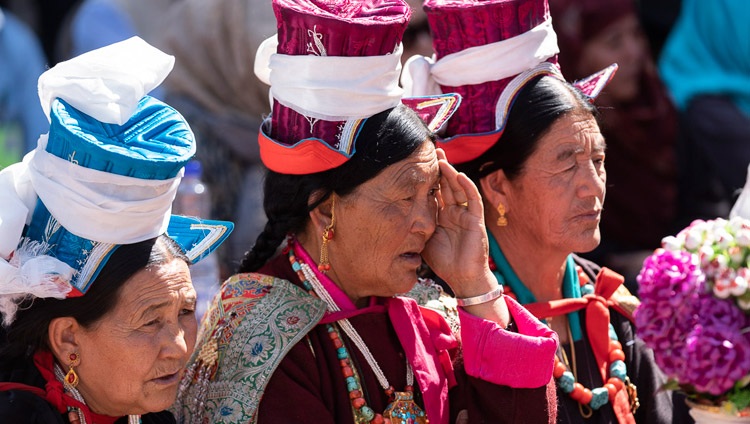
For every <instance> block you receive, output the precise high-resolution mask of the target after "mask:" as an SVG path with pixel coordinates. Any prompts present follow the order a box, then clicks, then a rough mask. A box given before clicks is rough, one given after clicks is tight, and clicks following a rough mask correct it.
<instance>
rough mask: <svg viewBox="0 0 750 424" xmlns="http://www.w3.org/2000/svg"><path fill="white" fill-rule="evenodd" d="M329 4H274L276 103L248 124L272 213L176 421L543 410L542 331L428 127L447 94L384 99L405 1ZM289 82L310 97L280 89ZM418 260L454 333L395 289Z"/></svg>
mask: <svg viewBox="0 0 750 424" xmlns="http://www.w3.org/2000/svg"><path fill="white" fill-rule="evenodd" d="M327 7H329V8H326V7H323V6H314V5H313V4H311V3H310V2H307V1H299V0H297V1H291V0H276V1H275V2H274V9H275V12H276V16H277V20H278V23H279V24H278V25H279V33H278V46H277V47H276V49H275V51H276V52H277V53H276V54H274V55H272V56H271V57H270V66H271V71H272V74H271V81H272V82H274V83H273V84H271V93H272V94H273V95H274V101H273V113H272V114H271V116H270V118H269V119H268V120H267V121H266V123H265V125H264V126H263V127H262V130H263V131H262V133H261V135H260V138H259V142H260V149H261V155H262V158H263V161H264V163H265V164H266V165H267V166H268V167H269V168H270V172H269V173H268V175H267V178H266V185H265V210H266V213H267V215H268V218H269V220H268V224H267V225H266V228H265V230H264V232H263V233H262V234H261V235H260V236H259V238H258V240H257V243H256V245H255V246H254V247H253V249H252V250H251V251H250V252H249V253H248V254H247V256H246V257H245V260H244V262H243V264H242V267H241V270H240V271H241V272H242V273H240V274H237V275H235V276H233V277H231V278H230V279H229V280H227V281H226V282H225V283H224V285H223V288H222V291H221V294H220V295H219V296H217V298H215V300H214V304H213V306H212V308H211V309H210V310H209V312H208V321H207V322H205V324H204V325H203V326H202V328H201V330H200V332H199V344H198V347H196V354H195V355H194V357H193V358H192V359H191V365H190V366H189V368H188V373H187V375H186V377H185V379H184V380H183V383H184V386H183V388H182V389H181V393H180V394H179V395H178V403H177V405H176V407H175V409H176V410H177V411H178V413H179V416H178V420H179V419H184V422H260V423H280V422H284V423H286V422H295V423H383V422H391V423H407V422H417V423H425V422H427V421H428V420H429V422H431V423H449V422H451V423H454V422H457V419H460V420H461V421H459V422H479V421H481V420H485V421H486V422H493V423H502V422H520V421H528V422H550V423H552V422H554V421H555V415H554V414H555V413H554V410H555V399H554V391H552V390H550V391H548V389H547V388H548V387H550V386H548V383H549V382H550V379H551V367H552V361H553V357H554V351H555V349H556V346H557V343H556V340H555V337H554V336H553V332H551V331H550V330H549V329H546V328H545V327H544V326H543V325H540V323H539V322H538V321H537V320H536V319H534V318H533V317H532V316H531V315H530V314H528V313H527V312H526V311H525V310H524V309H523V308H521V307H520V306H519V305H518V304H517V303H516V302H514V301H513V300H511V299H509V298H507V297H505V296H503V295H502V290H501V289H500V287H499V286H498V284H497V280H496V279H495V278H494V276H493V275H492V273H491V271H490V269H489V267H488V266H487V262H486V260H487V238H486V233H485V230H484V224H483V212H482V206H481V200H480V198H479V193H478V191H477V189H476V187H475V186H474V185H473V184H472V183H471V182H470V181H469V180H468V179H467V178H466V177H465V176H464V175H460V174H458V173H457V172H456V171H455V170H454V169H453V168H452V167H451V166H450V165H449V164H448V163H447V162H446V161H445V160H444V155H443V153H442V152H441V151H440V150H438V149H436V148H435V145H434V139H433V135H432V133H431V131H430V130H429V127H435V125H439V124H440V120H444V119H445V118H447V116H449V114H450V113H451V109H452V108H454V107H455V106H456V105H457V99H456V97H454V96H442V97H436V98H421V99H416V100H413V101H408V102H409V103H410V104H411V103H413V105H414V106H415V108H416V109H417V110H419V111H420V112H421V113H422V114H423V116H424V117H425V119H426V120H427V121H428V122H430V126H429V127H428V126H425V124H424V123H423V122H422V121H421V120H420V118H419V117H418V116H417V114H415V113H414V112H412V111H411V110H410V109H408V108H407V107H406V106H404V105H399V101H400V97H401V96H400V89H398V87H397V84H396V81H397V77H398V64H399V61H400V57H399V55H400V50H401V48H400V46H399V41H400V38H401V35H402V33H403V30H404V27H405V26H406V24H407V21H408V17H409V8H408V5H406V4H405V3H403V2H402V1H392V0H391V1H380V2H374V3H373V4H369V3H365V2H361V3H349V4H348V6H347V7H346V8H344V7H343V6H327ZM275 39H276V38H275V37H274V38H273V39H271V41H270V42H273V41H275ZM261 50H263V49H261ZM394 52H395V54H394ZM309 53H315V54H309ZM263 57H264V56H263V55H262V54H261V56H260V58H261V59H262V58H263ZM264 63H265V62H256V69H259V70H261V71H262V68H263V66H262V65H263V64H264ZM300 69H304V70H305V73H301V72H300V71H299V70H300ZM285 71H286V74H285V73H284V72H285ZM326 72H327V73H326ZM261 74H262V72H261ZM383 75H385V76H387V80H386V79H385V78H383ZM372 77H375V78H376V81H374V82H373V81H369V80H368V79H370V78H372ZM276 82H278V84H277V83H276ZM291 83H294V84H298V85H297V87H298V88H299V87H302V88H304V89H305V90H304V91H300V92H299V93H298V94H301V93H305V94H307V97H294V96H290V97H287V100H289V103H286V102H282V101H281V99H280V97H283V96H284V95H285V94H289V93H290V92H293V90H292V88H293V87H289V86H285V85H284V84H291ZM313 89H315V90H313ZM308 90H309V91H308ZM405 101H406V100H405ZM298 111H305V113H307V114H308V115H304V114H303V113H302V112H298ZM431 114H437V117H438V118H437V119H438V121H435V120H434V119H430V117H429V115H431ZM335 117H339V118H338V119H343V121H341V120H339V121H337V120H336V118H335ZM284 241H286V242H285V243H283V242H284ZM280 245H281V246H282V247H281V249H280V252H278V254H276V252H277V251H278V250H279V246H280ZM422 257H424V258H425V259H426V260H427V261H428V262H429V263H430V264H431V265H432V267H433V269H434V270H435V271H437V272H438V273H439V275H440V276H441V277H443V278H444V279H445V280H446V281H448V282H449V283H450V284H451V287H452V288H453V291H454V292H455V293H456V295H457V296H458V310H457V315H458V319H459V320H460V326H461V328H460V338H461V344H459V343H458V340H457V339H456V335H454V334H453V332H452V331H451V328H450V327H449V325H448V323H447V322H446V321H445V320H444V319H443V318H442V316H441V315H439V314H437V313H435V312H433V311H432V310H431V309H425V308H421V307H419V306H418V305H417V303H416V302H415V301H414V300H413V299H410V298H406V297H400V296H397V295H398V294H400V293H404V292H408V291H409V290H411V289H412V288H413V287H414V286H415V283H416V282H417V276H416V270H417V268H418V267H419V266H420V265H421V262H422ZM423 284H426V282H423ZM454 302H455V301H454ZM454 307H455V303H454ZM460 355H462V361H456V359H458V357H459V356H460ZM497 358H502V360H498V359H497Z"/></svg>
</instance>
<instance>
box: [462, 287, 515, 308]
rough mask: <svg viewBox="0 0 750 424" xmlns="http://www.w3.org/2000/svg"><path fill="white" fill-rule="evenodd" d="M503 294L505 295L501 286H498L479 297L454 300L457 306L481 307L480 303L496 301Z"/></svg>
mask: <svg viewBox="0 0 750 424" xmlns="http://www.w3.org/2000/svg"><path fill="white" fill-rule="evenodd" d="M503 293H505V290H503V286H501V285H499V284H498V285H497V288H495V289H494V290H492V291H489V292H487V293H485V294H480V295H479V296H474V297H466V298H463V299H460V298H456V304H457V305H458V306H473V305H481V304H482V303H487V302H491V301H493V300H495V299H497V298H498V297H500V296H502V295H503Z"/></svg>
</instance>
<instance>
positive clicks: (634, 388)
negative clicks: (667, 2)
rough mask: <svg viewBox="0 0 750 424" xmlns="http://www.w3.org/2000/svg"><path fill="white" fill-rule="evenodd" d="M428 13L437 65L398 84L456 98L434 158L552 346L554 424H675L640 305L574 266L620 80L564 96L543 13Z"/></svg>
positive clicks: (530, 6) (417, 65)
mask: <svg viewBox="0 0 750 424" xmlns="http://www.w3.org/2000/svg"><path fill="white" fill-rule="evenodd" d="M425 11H426V13H427V17H428V20H429V23H430V27H431V29H432V34H433V47H434V48H435V56H434V57H433V58H422V57H414V58H411V59H409V60H408V61H407V63H406V64H405V67H406V69H405V73H404V76H403V77H402V81H404V84H405V86H406V88H408V89H409V90H410V91H411V94H413V95H435V94H439V93H441V92H454V91H455V92H457V93H459V94H461V95H462V96H463V99H464V100H463V102H462V103H461V106H460V107H459V108H458V110H457V111H456V114H455V115H454V116H453V118H452V119H451V120H450V121H449V122H448V124H447V126H446V128H445V129H444V131H443V132H441V133H439V134H440V139H439V140H438V143H437V144H438V147H440V148H442V149H444V151H445V153H446V156H447V158H448V161H449V162H451V163H452V164H455V165H456V167H457V169H458V170H459V171H462V172H464V173H466V175H467V176H468V177H469V178H470V179H472V181H474V183H475V184H476V185H477V186H479V189H480V192H481V195H482V201H483V202H484V212H485V216H486V217H487V219H486V223H487V232H488V238H489V256H490V258H489V259H490V267H491V269H492V271H493V273H494V274H495V276H496V277H497V279H498V281H500V283H501V284H502V285H503V286H504V287H505V291H506V293H507V294H511V295H512V296H514V297H515V298H516V299H517V300H518V301H519V302H520V303H521V304H523V305H524V306H525V307H526V308H527V309H528V310H529V311H530V312H531V313H532V314H534V315H535V316H536V317H538V318H539V319H541V320H543V321H544V322H545V323H546V324H547V325H549V327H550V328H551V329H552V330H554V331H555V332H556V333H557V334H558V337H559V338H560V342H561V344H560V350H559V351H558V352H557V358H556V360H555V370H554V372H553V376H554V379H555V382H556V384H557V394H558V421H559V422H565V423H584V422H596V423H621V424H623V423H634V422H636V421H638V422H653V423H665V422H671V421H672V400H671V397H670V395H669V393H668V392H659V391H658V388H659V387H660V385H661V384H662V383H663V382H664V378H663V376H662V375H661V374H660V373H659V370H658V369H657V368H656V365H655V364H654V362H653V356H652V353H651V351H650V350H649V349H647V348H645V347H644V346H643V344H642V342H641V341H640V340H638V339H636V338H635V337H634V332H635V330H634V327H633V324H632V322H631V318H632V317H631V314H632V309H633V308H634V307H635V305H636V304H637V299H635V298H634V297H633V296H632V295H630V293H628V292H627V290H626V289H625V288H624V287H623V286H622V283H623V278H622V277H621V276H620V275H617V274H616V273H614V272H613V271H610V270H607V269H605V268H603V269H600V268H599V267H598V266H596V265H595V264H593V263H591V262H588V261H584V260H582V259H581V258H579V257H578V256H576V255H575V254H574V252H587V251H590V250H592V249H593V248H595V247H596V246H597V244H598V243H599V240H600V234H599V219H600V214H601V211H602V207H603V202H604V195H605V191H606V188H605V187H606V173H605V169H604V157H605V149H606V143H605V139H604V137H603V136H602V134H601V132H600V130H599V126H598V123H597V120H596V116H597V111H596V107H595V106H594V105H593V103H592V101H593V99H594V98H595V97H596V96H597V95H598V94H599V93H600V92H601V90H602V89H603V88H604V86H605V85H606V84H607V83H608V82H609V81H610V79H611V78H612V76H613V74H614V72H615V70H616V69H617V66H616V65H612V66H609V67H607V68H605V69H604V70H602V71H600V72H597V73H596V74H594V75H592V76H590V77H587V78H585V79H583V80H581V81H578V82H577V83H575V85H572V84H570V83H567V82H566V81H565V79H564V78H563V76H562V74H561V72H560V69H559V66H558V65H557V60H556V59H557V53H558V48H557V39H556V34H555V31H554V30H553V27H552V22H551V20H550V17H549V8H548V5H547V1H546V0H511V1H508V0H488V1H483V2H477V1H466V0H464V1H460V0H454V1H446V0H429V1H426V2H425Z"/></svg>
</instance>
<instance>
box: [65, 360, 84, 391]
mask: <svg viewBox="0 0 750 424" xmlns="http://www.w3.org/2000/svg"><path fill="white" fill-rule="evenodd" d="M68 359H69V360H70V363H69V364H68V367H69V368H70V369H69V370H68V373H67V374H65V384H67V385H68V386H70V387H72V388H75V387H76V386H78V382H79V381H80V380H79V378H78V374H76V370H74V369H73V367H77V366H78V364H80V363H81V357H80V356H78V354H77V353H75V352H73V353H71V354H70V355H68Z"/></svg>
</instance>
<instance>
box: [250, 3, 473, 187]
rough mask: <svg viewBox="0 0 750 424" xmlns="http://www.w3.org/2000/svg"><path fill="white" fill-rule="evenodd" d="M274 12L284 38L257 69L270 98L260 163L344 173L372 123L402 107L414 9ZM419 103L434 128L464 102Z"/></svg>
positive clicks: (371, 6) (332, 7) (271, 42)
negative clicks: (404, 55)
mask: <svg viewBox="0 0 750 424" xmlns="http://www.w3.org/2000/svg"><path fill="white" fill-rule="evenodd" d="M273 8H274V13H275V14H276V20H277V28H278V34H277V36H276V37H272V38H270V39H268V40H266V42H264V43H263V45H261V47H260V49H259V50H258V56H257V58H256V64H255V72H256V74H257V75H258V77H259V78H260V79H261V80H262V81H264V82H266V83H268V84H270V85H271V92H270V94H271V98H272V113H271V116H270V118H269V119H266V121H265V122H264V124H263V126H262V127H261V131H260V135H259V143H260V149H261V159H262V160H263V162H264V164H265V165H266V166H267V167H268V168H270V169H272V170H274V171H276V172H281V173H286V174H309V173H314V172H321V171H325V170H328V169H332V168H335V167H338V166H340V165H341V164H343V163H344V162H346V160H348V159H349V158H350V157H351V156H352V155H353V154H354V152H355V150H356V139H357V136H358V135H359V132H360V131H361V128H362V126H363V125H364V123H365V121H366V120H367V118H369V117H370V116H373V115H375V114H377V113H380V112H382V111H385V110H387V109H390V108H393V107H395V106H397V105H398V104H399V102H401V98H402V95H403V90H402V89H401V87H400V86H399V84H398V78H399V75H400V72H401V52H402V50H403V47H402V45H401V38H402V36H403V33H404V30H405V29H406V26H407V24H408V22H409V17H410V16H411V10H410V8H409V6H408V5H407V4H406V3H405V2H404V1H403V0H378V1H375V0H370V1H337V2H325V1H314V0H274V2H273ZM415 102H416V103H418V104H419V110H418V113H419V114H420V116H421V117H422V118H423V119H424V120H425V122H427V124H428V127H430V129H432V130H435V129H437V128H439V127H440V126H441V125H442V124H443V123H444V122H445V121H446V120H447V118H448V117H449V116H450V115H451V114H452V111H453V110H455V108H456V107H457V106H458V103H459V98H458V96H456V95H450V96H448V95H446V96H440V97H435V96H432V97H430V98H429V99H417V100H409V101H405V102H404V103H405V104H407V106H410V107H412V108H414V107H416V105H415ZM420 112H421V113H420Z"/></svg>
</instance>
